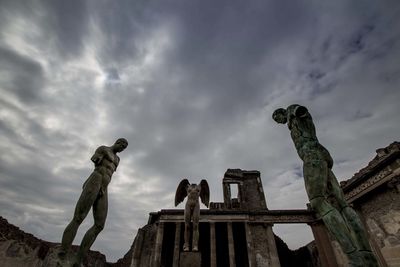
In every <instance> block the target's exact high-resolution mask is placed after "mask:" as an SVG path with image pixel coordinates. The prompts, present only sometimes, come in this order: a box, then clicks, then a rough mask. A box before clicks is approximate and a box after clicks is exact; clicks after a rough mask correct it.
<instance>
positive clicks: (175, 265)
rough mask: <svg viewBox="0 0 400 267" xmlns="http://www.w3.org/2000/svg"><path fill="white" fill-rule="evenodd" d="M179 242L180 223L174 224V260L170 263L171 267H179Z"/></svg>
mask: <svg viewBox="0 0 400 267" xmlns="http://www.w3.org/2000/svg"><path fill="white" fill-rule="evenodd" d="M180 241H181V223H180V222H176V223H175V244H174V260H173V263H172V266H173V267H179V252H180V249H181V248H180V247H179V246H180V243H181V242H180Z"/></svg>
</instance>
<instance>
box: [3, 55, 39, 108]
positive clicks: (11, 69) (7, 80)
mask: <svg viewBox="0 0 400 267" xmlns="http://www.w3.org/2000/svg"><path fill="white" fill-rule="evenodd" d="M0 64H1V66H0V73H1V74H2V75H1V76H2V78H1V80H2V84H3V88H4V89H5V90H7V91H10V92H12V93H14V94H16V96H17V97H18V98H19V99H20V100H22V102H32V101H38V100H40V96H41V92H42V89H43V86H44V84H45V82H44V77H43V76H44V73H43V68H42V66H41V65H40V63H38V62H36V61H34V60H32V59H30V58H28V57H26V56H22V55H20V54H18V53H17V52H15V51H12V50H10V49H7V48H4V47H0Z"/></svg>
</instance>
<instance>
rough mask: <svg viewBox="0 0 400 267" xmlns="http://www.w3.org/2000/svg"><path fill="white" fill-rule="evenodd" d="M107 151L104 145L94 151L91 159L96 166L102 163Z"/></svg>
mask: <svg viewBox="0 0 400 267" xmlns="http://www.w3.org/2000/svg"><path fill="white" fill-rule="evenodd" d="M105 152H106V151H105V149H104V146H101V147H99V148H97V149H96V151H95V152H94V155H93V156H92V158H91V160H92V161H93V163H94V165H95V166H97V165H99V164H100V163H101V161H102V160H103V158H104V155H105Z"/></svg>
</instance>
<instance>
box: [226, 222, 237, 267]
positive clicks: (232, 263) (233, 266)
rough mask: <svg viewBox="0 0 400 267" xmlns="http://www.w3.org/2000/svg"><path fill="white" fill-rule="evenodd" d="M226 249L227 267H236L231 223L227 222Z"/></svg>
mask: <svg viewBox="0 0 400 267" xmlns="http://www.w3.org/2000/svg"><path fill="white" fill-rule="evenodd" d="M227 224H228V248H229V267H236V264H235V246H234V243H233V231H232V222H228V223H227Z"/></svg>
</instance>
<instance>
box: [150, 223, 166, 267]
mask: <svg viewBox="0 0 400 267" xmlns="http://www.w3.org/2000/svg"><path fill="white" fill-rule="evenodd" d="M163 236H164V223H163V222H159V223H158V228H157V236H156V244H155V246H154V257H153V262H152V264H151V266H153V267H159V266H161V249H162V241H163Z"/></svg>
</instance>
